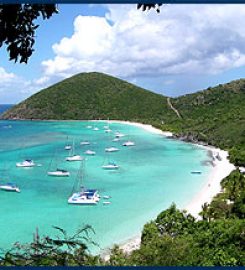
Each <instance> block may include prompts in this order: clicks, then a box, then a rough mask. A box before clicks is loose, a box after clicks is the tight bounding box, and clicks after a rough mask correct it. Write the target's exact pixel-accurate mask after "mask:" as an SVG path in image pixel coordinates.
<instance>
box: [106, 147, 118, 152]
mask: <svg viewBox="0 0 245 270" xmlns="http://www.w3.org/2000/svg"><path fill="white" fill-rule="evenodd" d="M105 151H106V152H117V151H119V149H118V148H116V147H107V148H105Z"/></svg>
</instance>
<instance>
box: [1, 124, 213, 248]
mask: <svg viewBox="0 0 245 270" xmlns="http://www.w3.org/2000/svg"><path fill="white" fill-rule="evenodd" d="M88 125H92V126H97V127H98V128H99V130H98V131H94V130H92V129H89V128H87V126H88ZM104 125H107V123H106V122H104V123H103V122H96V123H95V122H82V121H81V122H75V121H74V122H71V121H70V122H65V121H64V122H48V121H42V122H41V121H40V122H38V121H36V122H34V121H0V183H6V182H14V183H16V184H17V185H18V186H19V187H20V189H21V193H8V192H5V191H0V205H1V219H0V232H1V234H0V248H9V247H11V245H12V244H13V243H15V242H16V241H19V242H21V243H24V242H28V241H31V240H32V235H33V233H34V232H35V230H36V227H38V229H39V233H40V235H52V236H54V235H57V234H58V233H57V231H56V230H54V229H53V228H52V226H59V227H61V228H63V229H65V230H66V231H67V232H68V233H70V234H72V233H74V232H75V231H76V230H77V229H78V228H81V227H82V226H83V225H85V224H89V225H92V227H93V228H94V230H95V232H96V234H95V235H94V236H92V235H91V236H92V237H93V240H94V241H95V242H97V243H98V244H99V246H100V248H101V249H104V248H106V247H108V246H111V245H112V244H113V243H119V242H123V241H125V240H127V239H129V238H131V237H133V236H135V235H137V234H138V233H140V231H141V229H142V227H143V225H144V224H145V223H146V222H147V221H149V220H151V219H153V218H155V217H156V216H157V214H159V213H160V212H161V211H162V210H164V209H165V208H167V207H168V206H170V204H171V203H172V202H175V203H176V204H177V206H179V207H184V206H185V205H186V204H188V202H190V201H191V199H192V198H193V197H194V195H195V194H196V193H197V192H198V191H200V190H201V188H202V186H203V185H204V184H205V181H206V179H207V177H208V174H209V172H210V171H211V167H209V166H207V164H206V163H205V161H207V160H209V157H208V155H207V151H206V150H203V149H200V148H198V147H197V146H194V145H191V144H187V143H184V142H180V141H176V140H172V139H167V138H165V137H163V136H161V135H158V134H153V133H150V132H147V131H145V130H143V129H142V128H139V127H134V126H130V125H125V124H116V123H111V124H110V128H111V129H112V130H113V132H116V131H119V132H122V133H123V134H127V136H126V137H124V138H122V139H121V142H112V139H113V138H114V134H113V132H112V133H105V131H104V129H103V126H104ZM67 136H68V140H69V141H70V142H72V141H73V140H74V142H75V146H76V147H75V152H76V153H78V154H82V155H83V153H84V151H85V150H87V149H90V150H94V151H96V155H95V156H87V157H86V161H85V177H84V182H83V185H84V186H86V187H87V188H96V189H98V190H99V193H100V195H102V196H103V195H109V196H111V199H110V201H111V204H109V205H104V204H103V203H102V202H103V199H101V201H100V202H99V204H98V205H96V206H77V205H69V204H68V203H67V199H68V197H69V196H70V195H71V192H72V188H73V185H74V183H75V181H76V176H77V171H78V169H79V167H80V162H70V163H69V162H67V161H65V157H66V156H67V155H68V151H66V150H64V146H65V144H66V141H67ZM126 139H130V140H133V141H135V143H136V146H134V147H123V146H122V145H121V143H122V141H125V140H126ZM84 140H89V141H90V142H91V145H90V146H81V145H80V142H81V141H84ZM108 146H115V147H118V148H119V149H120V151H119V152H115V153H110V154H106V153H105V151H104V149H105V147H108ZM26 158H30V159H33V160H34V161H35V162H36V163H38V164H41V165H42V166H39V167H34V168H17V167H16V166H15V164H16V162H19V161H22V160H23V159H26ZM108 159H110V160H113V161H115V162H117V163H118V164H119V165H120V166H121V168H120V169H119V170H118V171H116V172H115V171H114V172H113V171H111V172H109V171H105V170H103V169H102V168H101V166H102V165H103V163H104V162H105V161H107V160H108ZM56 166H58V167H62V168H64V169H67V170H69V171H70V172H71V176H70V177H69V178H55V177H49V176H47V171H48V170H49V169H56ZM193 170H200V171H202V174H201V175H193V174H191V173H190V172H191V171H193ZM91 250H92V251H93V252H98V251H101V250H100V249H99V248H95V247H93V248H92V249H91Z"/></svg>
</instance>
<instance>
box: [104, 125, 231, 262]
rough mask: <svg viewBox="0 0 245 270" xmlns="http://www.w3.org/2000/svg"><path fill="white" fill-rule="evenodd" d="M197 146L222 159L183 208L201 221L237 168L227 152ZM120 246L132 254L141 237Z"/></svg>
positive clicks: (214, 163)
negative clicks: (203, 210)
mask: <svg viewBox="0 0 245 270" xmlns="http://www.w3.org/2000/svg"><path fill="white" fill-rule="evenodd" d="M109 123H120V124H127V125H132V126H137V127H140V128H143V129H144V130H147V131H149V132H152V133H155V134H160V135H163V136H167V137H172V136H173V134H172V133H171V132H168V131H162V130H160V129H157V128H154V127H153V126H151V125H144V124H141V123H135V122H129V121H116V120H110V121H109ZM195 145H196V146H198V147H201V148H204V149H206V150H207V151H211V152H212V155H213V156H215V155H217V154H219V156H220V157H221V160H218V159H217V158H214V160H213V165H214V166H213V167H212V169H211V172H210V174H209V177H208V179H207V182H206V183H205V185H204V186H203V188H202V189H201V190H200V192H198V194H196V196H195V197H194V198H192V200H191V201H190V202H189V203H188V204H187V205H186V206H184V207H183V209H185V210H187V212H188V213H190V214H192V215H193V216H194V217H195V218H197V219H200V216H199V215H198V213H200V212H201V210H202V205H203V204H204V203H206V202H207V203H210V202H211V201H212V198H213V197H214V196H215V195H217V194H218V193H219V192H220V191H221V186H220V182H221V180H222V179H223V178H225V177H226V176H228V175H229V174H230V173H231V172H232V171H233V170H234V169H235V166H234V165H233V164H231V163H230V162H229V160H228V152H227V151H224V150H221V149H219V148H215V147H212V146H203V145H199V144H195ZM119 245H120V248H121V249H123V251H124V252H126V253H130V252H132V251H133V250H135V249H138V248H139V247H140V235H137V236H135V237H132V238H130V239H129V240H128V241H126V242H124V243H121V244H119ZM104 258H105V259H108V258H109V255H106V256H104Z"/></svg>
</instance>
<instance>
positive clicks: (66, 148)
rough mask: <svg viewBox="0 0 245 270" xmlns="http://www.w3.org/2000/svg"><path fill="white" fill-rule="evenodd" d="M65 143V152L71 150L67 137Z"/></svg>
mask: <svg viewBox="0 0 245 270" xmlns="http://www.w3.org/2000/svg"><path fill="white" fill-rule="evenodd" d="M66 141H67V143H66V145H65V150H71V147H72V146H71V145H70V144H68V136H67V138H66Z"/></svg>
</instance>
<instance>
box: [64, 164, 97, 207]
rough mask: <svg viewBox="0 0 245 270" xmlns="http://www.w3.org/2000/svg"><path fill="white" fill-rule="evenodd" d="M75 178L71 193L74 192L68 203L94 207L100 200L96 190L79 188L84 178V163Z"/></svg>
mask: <svg viewBox="0 0 245 270" xmlns="http://www.w3.org/2000/svg"><path fill="white" fill-rule="evenodd" d="M82 166H83V168H82ZM77 178H78V179H77V181H76V182H75V184H74V187H73V191H75V192H73V193H72V195H71V196H70V197H69V199H68V203H69V204H78V205H96V204H97V203H98V202H99V200H100V196H99V194H98V190H96V189H86V188H85V187H83V186H81V183H82V180H83V178H84V162H83V164H81V167H80V170H79V171H78V177H77Z"/></svg>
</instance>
